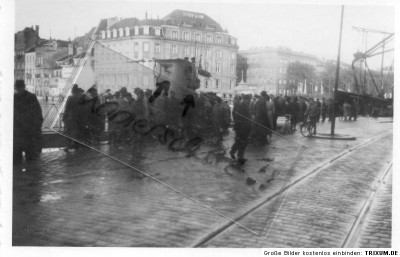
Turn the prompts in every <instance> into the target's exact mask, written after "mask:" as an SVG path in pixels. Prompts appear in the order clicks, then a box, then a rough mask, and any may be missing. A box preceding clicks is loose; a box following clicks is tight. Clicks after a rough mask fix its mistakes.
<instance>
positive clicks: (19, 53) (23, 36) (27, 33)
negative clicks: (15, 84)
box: [14, 25, 40, 80]
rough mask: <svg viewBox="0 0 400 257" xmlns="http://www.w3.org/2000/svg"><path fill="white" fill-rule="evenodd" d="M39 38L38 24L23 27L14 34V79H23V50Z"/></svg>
mask: <svg viewBox="0 0 400 257" xmlns="http://www.w3.org/2000/svg"><path fill="white" fill-rule="evenodd" d="M39 40H40V37H39V26H37V25H36V26H35V28H33V26H32V27H31V28H25V29H24V30H22V31H18V32H17V33H15V35H14V79H15V80H17V79H22V80H25V79H26V78H25V51H26V50H28V49H30V48H32V47H33V46H35V45H36V44H37V43H38V42H39Z"/></svg>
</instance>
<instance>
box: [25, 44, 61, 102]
mask: <svg viewBox="0 0 400 257" xmlns="http://www.w3.org/2000/svg"><path fill="white" fill-rule="evenodd" d="M67 54H68V47H67V42H65V41H56V40H47V41H43V42H42V43H39V44H36V45H35V46H33V47H31V48H30V49H28V50H26V51H25V55H24V57H25V58H24V59H25V60H24V62H25V68H24V73H25V74H24V78H25V84H26V88H27V90H28V91H30V92H32V93H34V94H36V95H37V96H41V97H44V96H46V95H51V96H53V94H54V93H55V92H56V91H58V90H54V88H55V87H58V86H56V85H55V84H54V83H55V82H56V81H58V79H57V78H55V77H57V75H58V73H57V70H58V66H57V63H56V60H57V59H59V58H60V57H62V56H65V55H67ZM54 78H55V79H54Z"/></svg>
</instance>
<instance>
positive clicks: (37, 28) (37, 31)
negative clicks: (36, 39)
mask: <svg viewBox="0 0 400 257" xmlns="http://www.w3.org/2000/svg"><path fill="white" fill-rule="evenodd" d="M35 30H36V34H37V35H38V36H39V25H36V26H35Z"/></svg>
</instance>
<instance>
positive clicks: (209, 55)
mask: <svg viewBox="0 0 400 257" xmlns="http://www.w3.org/2000/svg"><path fill="white" fill-rule="evenodd" d="M206 54H207V57H211V49H207V53H206Z"/></svg>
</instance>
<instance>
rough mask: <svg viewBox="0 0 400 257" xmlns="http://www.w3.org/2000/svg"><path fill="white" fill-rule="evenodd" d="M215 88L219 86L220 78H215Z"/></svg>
mask: <svg viewBox="0 0 400 257" xmlns="http://www.w3.org/2000/svg"><path fill="white" fill-rule="evenodd" d="M215 88H216V89H218V88H219V80H218V79H216V80H215Z"/></svg>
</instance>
